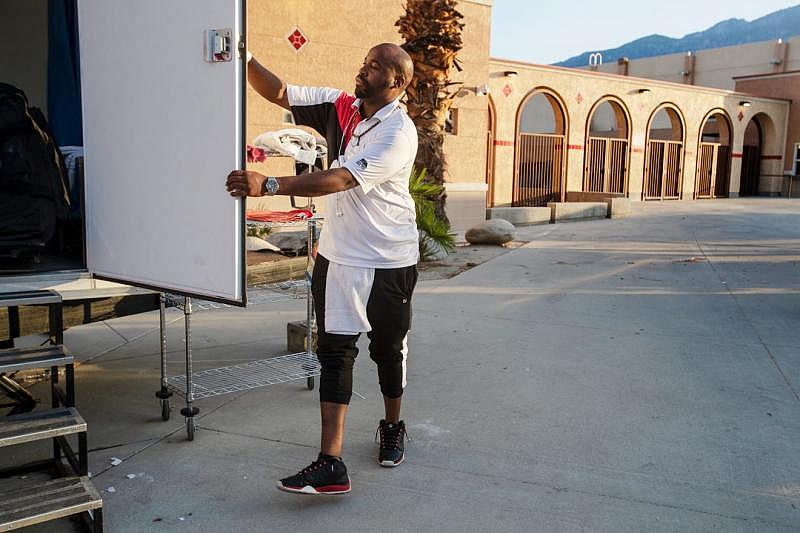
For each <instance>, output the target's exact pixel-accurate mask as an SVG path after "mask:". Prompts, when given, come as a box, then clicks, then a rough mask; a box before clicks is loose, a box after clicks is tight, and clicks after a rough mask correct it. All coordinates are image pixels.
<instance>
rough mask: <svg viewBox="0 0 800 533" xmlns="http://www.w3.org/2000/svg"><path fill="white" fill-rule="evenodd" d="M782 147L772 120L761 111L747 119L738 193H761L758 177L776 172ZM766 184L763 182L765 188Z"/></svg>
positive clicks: (782, 150)
mask: <svg viewBox="0 0 800 533" xmlns="http://www.w3.org/2000/svg"><path fill="white" fill-rule="evenodd" d="M783 152H784V146H783V143H782V142H781V140H780V139H778V135H777V129H776V128H775V121H774V120H773V119H772V117H771V116H770V115H769V114H767V113H765V112H758V113H756V114H755V115H753V117H752V118H751V119H750V120H749V121H748V122H747V125H746V126H745V130H744V142H743V146H742V169H741V174H740V178H739V194H740V195H742V196H757V195H759V194H761V193H762V183H761V181H762V180H761V177H762V176H768V175H775V174H779V173H780V163H778V162H777V161H780V160H782V159H783V157H784V154H783ZM769 188H770V186H769V184H767V187H766V189H769Z"/></svg>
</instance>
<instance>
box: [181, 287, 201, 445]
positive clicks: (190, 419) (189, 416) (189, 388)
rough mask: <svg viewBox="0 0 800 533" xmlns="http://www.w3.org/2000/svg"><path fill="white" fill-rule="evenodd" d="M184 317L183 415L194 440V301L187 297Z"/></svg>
mask: <svg viewBox="0 0 800 533" xmlns="http://www.w3.org/2000/svg"><path fill="white" fill-rule="evenodd" d="M183 317H184V322H185V323H186V408H185V409H181V414H182V415H183V416H185V417H186V434H187V436H188V438H189V440H194V430H195V423H194V417H195V415H197V413H198V412H199V410H198V409H197V407H192V402H193V401H194V385H193V384H192V299H191V298H190V297H188V296H186V298H185V300H184V305H183Z"/></svg>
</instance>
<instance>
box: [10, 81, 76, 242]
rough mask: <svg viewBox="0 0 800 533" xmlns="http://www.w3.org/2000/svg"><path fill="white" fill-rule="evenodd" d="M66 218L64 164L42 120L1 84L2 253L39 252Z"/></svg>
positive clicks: (13, 90) (15, 90)
mask: <svg viewBox="0 0 800 533" xmlns="http://www.w3.org/2000/svg"><path fill="white" fill-rule="evenodd" d="M68 212H69V191H68V186H67V181H66V171H65V166H64V160H63V158H62V156H61V152H60V151H59V149H58V146H57V145H56V144H55V142H54V141H53V136H52V134H51V133H50V128H49V126H48V125H47V121H46V120H45V118H44V115H43V114H42V112H41V111H40V110H39V109H37V108H31V107H29V106H28V99H27V97H26V96H25V93H23V92H22V91H21V90H20V89H18V88H16V87H14V86H13V85H8V84H5V83H0V251H5V252H8V251H9V250H11V251H14V250H22V249H37V248H43V247H44V245H45V244H46V243H47V241H49V240H50V238H51V237H52V236H53V233H54V232H55V227H56V221H57V220H63V219H66V217H67V214H68Z"/></svg>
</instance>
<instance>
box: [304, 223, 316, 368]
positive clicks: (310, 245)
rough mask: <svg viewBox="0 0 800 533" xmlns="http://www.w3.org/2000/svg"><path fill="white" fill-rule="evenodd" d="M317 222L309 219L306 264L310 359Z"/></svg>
mask: <svg viewBox="0 0 800 533" xmlns="http://www.w3.org/2000/svg"><path fill="white" fill-rule="evenodd" d="M316 225H317V222H316V221H315V220H313V219H311V220H309V221H308V262H307V264H306V354H307V355H308V359H309V361H311V360H312V357H313V355H312V353H313V349H312V346H311V342H312V338H313V335H312V333H311V329H312V328H313V326H314V323H313V320H314V302H313V298H312V297H311V265H312V264H313V261H314V260H313V258H312V253H313V250H314V248H313V247H314V235H315V232H316Z"/></svg>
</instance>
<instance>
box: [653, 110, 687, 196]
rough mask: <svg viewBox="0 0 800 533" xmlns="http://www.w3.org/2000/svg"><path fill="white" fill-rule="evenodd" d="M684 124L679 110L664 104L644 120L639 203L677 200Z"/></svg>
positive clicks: (681, 185)
mask: <svg viewBox="0 0 800 533" xmlns="http://www.w3.org/2000/svg"><path fill="white" fill-rule="evenodd" d="M685 139H686V121H685V120H684V118H683V113H682V112H681V110H680V108H679V107H678V106H677V105H675V104H673V103H671V102H664V103H662V104H660V105H658V106H657V107H656V108H655V109H654V110H653V112H652V113H651V114H650V117H649V118H648V120H647V137H646V142H645V160H644V161H645V163H644V187H643V188H642V199H643V200H677V199H680V197H681V193H682V191H683V159H684V141H685Z"/></svg>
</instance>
